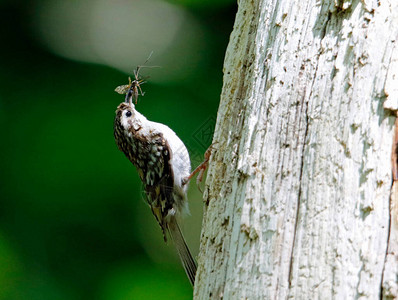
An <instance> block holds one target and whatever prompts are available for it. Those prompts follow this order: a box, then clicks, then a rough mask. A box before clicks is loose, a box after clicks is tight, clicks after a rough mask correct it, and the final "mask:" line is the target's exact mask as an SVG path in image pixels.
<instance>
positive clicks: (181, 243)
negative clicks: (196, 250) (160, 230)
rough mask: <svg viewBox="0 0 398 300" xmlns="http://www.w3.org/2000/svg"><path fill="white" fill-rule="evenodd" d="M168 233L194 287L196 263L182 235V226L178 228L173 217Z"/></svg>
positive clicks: (169, 223)
mask: <svg viewBox="0 0 398 300" xmlns="http://www.w3.org/2000/svg"><path fill="white" fill-rule="evenodd" d="M168 231H169V233H170V236H171V239H172V240H173V242H174V245H175V247H176V249H177V253H178V256H179V257H180V259H181V262H182V265H183V267H184V269H185V273H186V274H187V276H188V279H189V281H190V282H191V284H192V286H193V285H194V283H195V275H196V263H195V260H194V259H193V257H192V255H191V252H190V251H189V248H188V245H187V243H186V242H185V239H184V236H183V235H182V232H181V229H180V226H178V223H177V220H176V218H175V217H172V218H171V220H170V221H169V222H168Z"/></svg>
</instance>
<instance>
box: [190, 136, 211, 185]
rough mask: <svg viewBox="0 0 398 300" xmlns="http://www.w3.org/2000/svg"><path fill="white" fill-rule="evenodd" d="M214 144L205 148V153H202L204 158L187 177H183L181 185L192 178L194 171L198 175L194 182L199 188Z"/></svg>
mask: <svg viewBox="0 0 398 300" xmlns="http://www.w3.org/2000/svg"><path fill="white" fill-rule="evenodd" d="M214 144H215V143H213V144H211V145H210V147H209V148H208V149H207V150H206V152H205V155H204V158H205V159H204V161H203V162H202V163H201V164H200V165H199V166H198V167H196V169H195V170H193V172H192V173H191V174H190V175H189V176H188V177H185V178H184V179H183V180H182V185H185V184H187V183H188V182H189V181H190V180H191V179H192V177H193V176H195V174H196V173H199V175H198V177H197V178H196V184H197V185H198V188H199V184H200V183H201V182H202V179H203V175H204V173H205V171H206V169H207V166H208V164H209V159H210V155H211V152H212V151H213V145H214ZM199 190H200V188H199ZM200 191H201V190H200Z"/></svg>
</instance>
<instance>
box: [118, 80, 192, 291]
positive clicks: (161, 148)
mask: <svg viewBox="0 0 398 300" xmlns="http://www.w3.org/2000/svg"><path fill="white" fill-rule="evenodd" d="M135 92H136V91H135V89H134V87H133V86H131V87H130V88H129V90H128V92H127V94H126V98H125V102H124V103H121V104H120V105H119V106H118V108H117V110H116V118H115V122H114V136H115V140H116V144H117V146H118V148H119V149H120V150H121V151H122V152H123V153H124V154H125V155H126V157H127V158H128V159H129V160H130V161H131V162H132V163H133V165H134V166H135V167H136V168H137V171H138V174H139V175H140V178H141V181H142V182H143V184H144V188H145V193H146V196H147V202H148V204H149V206H150V208H151V210H152V213H153V215H154V216H155V218H156V220H157V221H158V223H159V225H160V227H161V228H162V231H163V237H164V240H165V241H167V236H166V233H167V232H168V233H169V234H170V236H171V238H172V240H173V242H174V244H175V246H176V249H177V253H178V255H179V257H180V259H181V262H182V264H183V266H184V269H185V272H186V274H187V276H188V278H189V280H190V282H191V284H192V285H194V282H195V274H196V263H195V260H194V259H193V257H192V255H191V252H190V251H189V248H188V246H187V243H186V242H185V239H184V237H183V235H182V232H181V229H180V227H179V225H178V220H179V219H180V217H181V215H183V213H184V212H187V211H188V202H187V189H188V184H187V183H188V181H189V179H190V178H191V177H190V171H191V163H190V159H189V154H188V150H187V148H186V147H185V145H184V143H183V142H182V141H181V140H180V139H179V138H178V136H177V135H176V134H175V133H174V131H173V130H171V129H170V128H169V127H167V126H166V125H163V124H160V123H156V122H151V121H149V120H147V118H145V117H144V116H143V115H142V114H140V113H139V112H138V111H137V110H136V109H135V106H134V104H133V101H132V98H133V97H134V96H135Z"/></svg>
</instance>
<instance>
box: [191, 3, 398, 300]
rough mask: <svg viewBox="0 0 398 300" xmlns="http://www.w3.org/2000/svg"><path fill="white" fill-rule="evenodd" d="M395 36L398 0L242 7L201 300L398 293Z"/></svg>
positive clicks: (212, 179)
mask: <svg viewBox="0 0 398 300" xmlns="http://www.w3.org/2000/svg"><path fill="white" fill-rule="evenodd" d="M397 35H398V1H397V0H383V1H376V0H374V1H372V0H362V1H357V0H352V1H341V0H334V1H331V0H329V1H327V0H325V1H319V0H317V1H315V0H302V1H294V0H285V1H277V0H274V1H265V0H252V1H243V0H241V1H239V9H238V13H237V16H236V21H235V26H234V30H233V32H232V35H231V39H230V43H229V46H228V49H227V53H226V58H225V65H224V86H223V90H222V95H221V103H220V107H219V112H218V118H217V125H216V130H215V134H214V142H216V144H215V145H214V147H215V148H216V150H214V151H213V154H212V157H211V161H210V168H209V171H208V177H207V188H206V192H205V194H204V198H205V213H204V221H203V229H202V236H201V248H200V253H199V258H198V263H199V268H198V273H197V280H196V284H195V291H194V296H195V299H221V298H224V299H286V298H299V299H358V298H363V299H380V298H381V297H383V298H386V299H390V298H391V299H392V298H394V297H396V298H397V297H398V291H397V276H398V260H397V256H398V238H397V235H398V221H397V215H396V214H397V209H398V208H397V207H398V204H397V200H396V199H397V197H395V198H394V196H392V197H391V198H390V193H391V190H392V189H391V186H392V181H393V177H392V167H393V166H392V165H395V164H396V160H395V161H394V162H393V164H392V160H391V155H392V151H391V149H392V147H393V139H394V130H395V125H394V122H395V119H396V117H395V113H396V110H397V108H398V49H397V48H396V47H395V44H396V38H397ZM394 149H395V148H394ZM393 152H394V153H395V150H394V151H393ZM396 190H398V188H396Z"/></svg>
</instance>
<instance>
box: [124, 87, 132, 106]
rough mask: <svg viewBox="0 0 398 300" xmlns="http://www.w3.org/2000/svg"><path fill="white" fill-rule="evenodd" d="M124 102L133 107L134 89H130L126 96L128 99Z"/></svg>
mask: <svg viewBox="0 0 398 300" xmlns="http://www.w3.org/2000/svg"><path fill="white" fill-rule="evenodd" d="M124 102H125V103H127V104H129V105H130V106H131V107H133V89H131V88H129V90H128V91H127V94H126V98H124Z"/></svg>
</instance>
